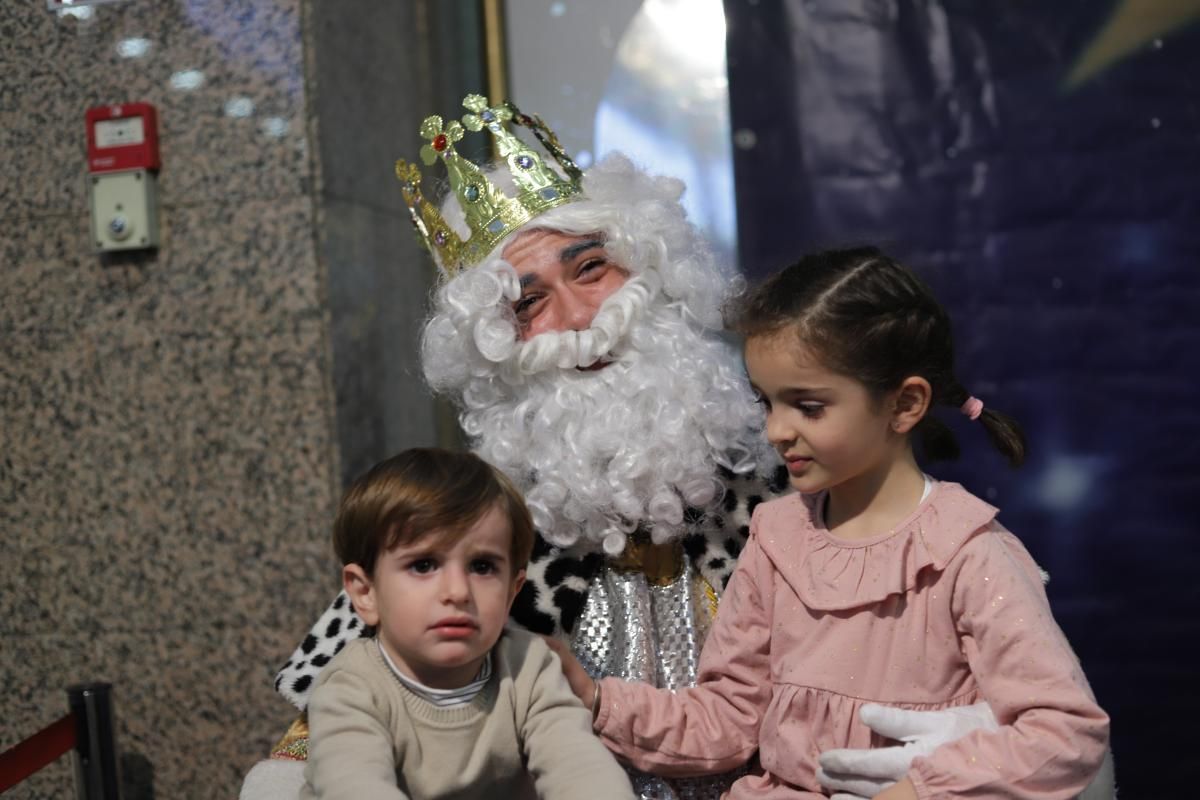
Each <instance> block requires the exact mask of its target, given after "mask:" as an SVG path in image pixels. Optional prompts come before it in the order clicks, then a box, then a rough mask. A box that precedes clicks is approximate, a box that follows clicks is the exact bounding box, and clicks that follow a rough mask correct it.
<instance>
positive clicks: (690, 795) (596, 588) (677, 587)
mask: <svg viewBox="0 0 1200 800" xmlns="http://www.w3.org/2000/svg"><path fill="white" fill-rule="evenodd" d="M682 558H683V562H684V563H683V569H682V570H681V571H680V573H679V576H678V577H676V578H674V579H672V580H670V582H666V583H662V582H660V583H651V582H650V581H649V580H647V578H646V576H645V575H644V574H643V573H641V572H637V571H623V570H619V569H615V568H613V567H611V566H605V567H604V568H602V569H601V570H600V572H599V574H597V575H596V577H595V578H593V579H592V582H591V584H590V585H589V586H588V595H587V602H586V604H585V605H584V608H583V612H582V614H581V616H580V619H579V622H578V624H577V625H576V627H575V631H574V634H573V635H572V637H571V646H572V649H573V650H574V651H575V654H576V655H577V656H578V657H579V660H580V661H581V662H582V663H583V666H584V668H585V669H586V670H587V671H588V672H589V673H590V674H591V675H592V677H602V676H603V677H608V676H612V677H617V678H623V679H625V680H630V681H644V682H647V683H652V684H654V685H655V686H659V687H662V688H666V689H677V688H681V687H685V686H691V685H693V684H695V682H696V675H697V673H698V670H699V662H700V648H701V647H702V646H703V644H704V639H705V637H706V636H707V634H708V629H709V627H710V626H711V623H712V619H713V616H714V615H715V613H716V593H715V591H714V590H713V588H712V587H711V586H709V584H708V582H707V581H706V580H704V578H702V577H700V575H699V574H698V573H697V572H695V571H694V570H693V569H692V565H691V561H690V560H689V559H688V557H687V556H686V555H683V556H682ZM629 774H630V778H631V780H632V781H633V788H634V791H635V793H636V794H637V796H638V797H639V798H641V800H717V798H719V797H720V796H721V793H722V792H724V791H727V790H728V789H729V786H730V784H731V783H732V782H733V780H734V779H735V778H736V777H738V775H740V774H741V773H740V772H739V773H734V774H726V775H715V776H711V777H704V778H683V779H669V780H668V779H664V778H659V777H656V776H653V775H648V774H646V773H644V772H639V771H637V770H633V769H630V770H629Z"/></svg>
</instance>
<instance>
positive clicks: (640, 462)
mask: <svg viewBox="0 0 1200 800" xmlns="http://www.w3.org/2000/svg"><path fill="white" fill-rule="evenodd" d="M652 276H653V273H647V274H644V275H642V276H638V277H637V278H634V279H631V280H630V281H628V282H627V283H626V284H625V286H623V287H622V288H621V289H620V290H618V291H617V292H616V293H614V294H613V296H612V297H610V298H609V299H608V300H607V301H606V302H605V303H604V305H603V306H602V307H601V308H600V310H599V311H598V312H597V314H596V319H595V320H593V324H592V327H591V328H590V329H588V330H587V331H580V332H574V331H571V332H565V333H556V334H543V335H541V336H538V337H536V338H535V339H533V340H531V341H529V342H524V343H516V344H515V345H514V346H513V347H512V348H511V349H510V351H509V352H507V353H505V354H504V358H503V360H502V361H500V362H499V363H496V364H494V365H493V366H494V374H493V377H492V379H491V380H475V381H472V382H471V384H470V385H469V386H468V387H466V388H465V391H464V396H463V402H464V405H465V406H466V410H465V411H464V412H463V415H462V423H463V428H464V430H465V431H466V433H467V434H468V435H469V436H470V437H471V438H472V440H473V444H474V449H475V451H476V452H477V453H478V454H479V455H480V456H481V457H483V458H484V459H486V460H488V461H490V462H492V463H493V464H495V465H496V466H498V467H499V468H500V469H502V470H504V472H505V473H507V474H508V475H509V476H510V477H511V478H512V479H513V481H514V482H515V483H516V484H517V486H518V487H519V488H520V489H521V490H522V491H523V492H524V493H525V498H526V501H527V503H528V505H529V508H530V512H531V513H532V515H533V521H534V524H535V525H536V526H537V528H538V530H539V531H540V532H541V533H542V535H543V536H544V537H545V538H546V539H547V540H548V541H549V542H551V543H552V544H554V545H557V546H559V547H564V548H567V547H571V546H574V545H576V544H586V545H588V549H593V548H595V546H596V545H600V546H601V547H603V549H604V550H605V551H606V552H608V553H610V554H616V553H620V552H621V551H622V550H623V549H624V547H625V538H626V535H627V534H628V533H630V532H632V531H633V530H635V529H637V528H638V527H642V528H644V529H646V530H649V532H650V534H651V536H652V538H653V539H654V540H655V541H658V542H662V541H666V540H668V539H671V538H675V537H678V536H680V535H681V534H682V532H683V531H684V525H683V519H684V509H685V507H687V506H692V507H696V508H705V507H708V506H711V505H712V504H713V503H715V502H717V501H719V500H720V499H721V495H722V494H723V487H722V485H721V484H720V482H719V481H718V479H717V476H716V471H717V470H716V468H717V466H718V465H720V466H724V467H726V468H728V469H730V470H732V471H734V472H736V473H746V472H749V471H751V470H753V469H754V468H755V465H756V464H757V463H763V462H762V461H761V459H762V458H763V457H764V456H765V455H766V454H768V453H769V450H768V449H767V448H766V445H765V443H764V442H763V440H762V437H761V434H760V431H761V429H762V418H761V411H760V409H759V408H758V407H757V405H755V403H754V402H753V399H752V396H751V392H750V388H749V385H748V383H747V381H746V378H745V376H744V374H743V371H742V367H741V362H740V359H739V357H738V355H737V353H736V351H735V350H734V349H733V348H732V347H731V346H730V345H729V344H728V343H726V342H724V341H722V340H720V339H719V338H717V337H716V336H714V335H713V334H711V333H708V334H707V335H706V334H705V333H702V332H701V330H700V329H698V328H697V327H695V326H693V325H691V324H689V323H688V322H687V321H686V320H685V318H684V311H683V306H682V305H681V304H679V303H669V302H665V298H664V297H663V296H662V295H661V294H659V293H658V291H657V284H656V283H655V280H654V278H653V277H652ZM510 325H511V323H510ZM508 330H509V334H508V335H509V341H511V336H512V334H511V330H512V328H511V327H509V328H508ZM477 333H478V329H477ZM476 344H477V345H478V344H479V341H478V336H477V337H476ZM496 355H500V354H496ZM597 359H599V360H601V361H608V360H609V359H611V363H608V364H607V365H606V366H602V367H601V368H600V369H596V370H590V371H585V370H583V369H581V367H586V366H588V365H591V364H593V363H594V362H596V361H597ZM481 377H483V376H481V375H479V374H478V373H476V378H481Z"/></svg>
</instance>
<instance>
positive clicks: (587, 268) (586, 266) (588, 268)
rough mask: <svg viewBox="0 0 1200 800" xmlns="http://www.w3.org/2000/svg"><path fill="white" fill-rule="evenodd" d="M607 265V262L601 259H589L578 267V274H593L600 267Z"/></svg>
mask: <svg viewBox="0 0 1200 800" xmlns="http://www.w3.org/2000/svg"><path fill="white" fill-rule="evenodd" d="M607 264H608V261H607V260H605V259H603V258H589V259H588V260H587V261H584V262H583V263H582V264H580V265H579V274H580V275H583V274H585V273H594V272H595V271H596V270H598V269H599V268H600V267H603V266H605V265H607Z"/></svg>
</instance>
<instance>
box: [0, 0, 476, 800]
mask: <svg viewBox="0 0 1200 800" xmlns="http://www.w3.org/2000/svg"><path fill="white" fill-rule="evenodd" d="M334 6H336V8H334ZM381 7H386V9H385V8H381ZM430 8H431V4H430V3H426V2H421V1H418V2H411V3H410V2H406V3H395V4H393V3H386V4H382V3H368V2H365V0H347V2H344V3H334V4H330V3H324V2H318V1H317V0H220V2H218V0H171V1H170V2H168V1H167V0H153V1H152V0H125V2H117V3H111V4H105V5H97V6H94V7H87V8H79V9H75V10H74V11H73V12H72V13H70V14H63V13H61V12H58V13H56V12H54V11H51V10H47V8H46V3H45V2H44V1H43V0H28V2H20V3H18V2H5V3H4V4H3V6H2V7H0V64H2V67H0V154H3V161H0V218H2V219H3V220H4V221H5V225H4V231H3V234H0V247H2V249H3V264H2V266H0V534H2V536H3V543H4V550H3V558H2V559H0V686H2V687H3V695H2V699H0V750H4V749H6V748H8V747H9V746H11V745H13V744H15V743H16V742H17V741H19V740H21V739H22V738H24V737H26V736H29V735H30V734H32V733H34V732H35V731H37V730H38V729H40V728H41V727H43V726H44V725H46V724H48V723H50V722H51V721H53V720H54V719H56V718H57V717H58V716H60V715H61V714H62V713H64V712H65V709H66V699H65V693H64V689H65V687H66V686H67V685H69V684H71V683H73V682H78V681H85V680H104V681H109V682H111V683H112V684H114V693H115V698H116V703H117V714H118V718H119V730H118V735H119V740H120V741H119V743H120V746H121V748H122V751H123V752H124V754H125V758H124V762H123V764H124V769H125V782H126V785H127V791H126V798H127V800H130V798H134V799H136V798H144V797H169V798H193V797H194V798H209V797H211V798H218V797H220V798H227V797H233V796H236V793H237V788H238V786H239V784H240V781H241V778H242V776H243V775H244V773H245V771H246V770H247V769H248V768H249V767H250V765H251V764H252V763H253V762H254V761H255V760H256V759H258V758H260V757H262V756H263V755H264V754H265V753H266V752H267V750H268V749H269V747H270V746H271V744H272V743H273V742H274V740H275V739H276V738H278V736H279V735H280V734H282V733H283V731H284V729H285V728H286V726H287V724H288V722H289V721H290V719H291V718H292V716H293V715H294V710H293V709H291V708H290V707H289V706H288V705H287V704H286V703H285V702H284V701H282V700H281V699H279V698H278V697H277V696H276V695H275V694H274V693H273V691H272V688H271V684H272V679H273V676H274V673H275V670H276V668H277V667H278V666H279V665H280V664H281V662H282V661H283V660H285V659H286V657H287V655H288V654H289V653H290V652H291V649H292V648H293V647H294V645H295V644H296V643H297V642H298V641H299V639H300V638H301V637H302V635H303V633H304V632H305V631H306V630H307V628H308V626H309V624H310V622H311V621H312V620H313V619H315V618H316V616H317V614H318V613H319V612H320V611H321V610H322V609H323V608H324V607H325V605H326V604H327V603H328V601H329V600H330V599H331V598H332V596H333V593H334V591H336V588H337V569H336V565H335V563H334V561H333V559H332V556H331V553H330V549H329V546H328V543H327V540H328V535H327V531H328V528H329V523H330V521H331V519H332V513H333V510H334V507H335V504H336V501H337V497H338V495H339V494H340V489H341V482H342V472H343V471H345V472H350V471H352V470H351V469H347V467H346V465H347V464H348V463H351V464H352V465H353V468H354V469H357V468H359V467H361V466H365V465H366V464H369V463H370V462H371V461H373V460H375V459H376V458H378V457H382V456H384V455H387V454H389V453H390V452H392V451H394V450H395V449H399V448H400V447H404V446H410V445H418V444H431V443H433V441H434V440H435V439H437V438H438V434H437V431H438V425H439V422H438V419H439V416H438V415H437V413H436V412H435V409H434V406H433V404H432V403H431V401H430V400H429V398H428V397H427V395H426V394H425V391H424V388H423V386H422V385H421V383H420V379H419V370H417V369H416V367H415V344H414V343H415V338H414V337H415V332H416V324H417V323H416V320H418V319H419V317H420V314H421V309H422V304H423V302H424V299H425V296H426V294H427V289H428V285H429V280H430V273H429V270H428V268H427V267H426V266H425V265H426V262H425V260H424V258H423V256H422V254H421V253H420V252H419V251H418V249H417V247H416V245H415V244H414V243H413V241H412V237H411V235H410V233H409V230H408V227H407V225H408V223H407V221H406V220H405V219H404V218H403V216H398V215H397V211H398V206H397V203H398V192H397V193H396V195H395V196H393V195H390V194H389V192H391V191H393V187H392V185H391V184H388V182H387V181H388V179H389V176H390V171H391V162H392V160H393V159H394V158H395V157H396V156H397V155H403V154H405V153H415V152H416V148H417V146H418V144H419V139H418V137H417V134H416V124H417V123H416V122H413V120H417V122H419V119H418V115H419V114H422V113H424V112H426V111H428V110H433V109H431V108H430V103H431V101H432V98H433V96H434V94H435V93H436V92H439V91H449V89H448V88H447V87H448V85H449V84H448V83H447V82H448V81H450V82H453V81H452V79H453V78H454V76H449V77H447V76H444V75H439V76H438V80H437V81H434V82H433V83H431V84H428V85H426V86H424V88H420V89H419V90H418V89H417V88H413V87H414V86H415V85H416V84H415V82H413V83H406V82H404V81H401V80H398V79H393V78H394V76H397V75H404V74H406V73H407V74H413V75H417V77H419V73H420V72H421V71H422V70H424V72H425V73H426V76H427V77H428V73H429V71H430V67H429V66H428V65H429V64H430V63H431V59H434V58H437V47H436V43H437V37H436V36H431V35H430V31H431V30H433V31H435V32H436V30H438V25H439V22H438V17H437V16H436V14H432V15H431V13H430ZM367 33H370V34H371V36H370V37H369V41H367V42H366V43H364V41H363V39H362V38H360V37H361V36H363V35H366V34H367ZM457 35H460V34H459V33H455V32H452V33H451V34H449V36H450V37H451V38H453V37H454V36H457ZM468 35H469V32H468ZM428 42H433V44H428ZM422 43H426V44H422ZM431 48H432V49H431ZM422 65H424V66H422ZM388 76H393V78H388ZM385 78H386V80H384V79H385ZM376 80H382V81H383V87H384V91H378V92H376V91H372V90H371V87H372V86H373V85H374V84H373V83H372V82H373V81H376ZM339 97H340V98H343V99H344V98H346V97H349V98H350V100H349V101H348V102H341V101H339V100H338V98H339ZM128 101H145V102H150V103H152V104H154V105H155V106H157V108H158V112H159V118H160V133H161V151H162V162H163V168H162V171H161V174H160V178H159V190H160V202H161V209H162V211H161V219H160V224H161V228H162V246H161V248H160V249H159V250H157V251H156V252H151V253H141V254H124V255H109V256H104V257H101V256H98V255H96V254H95V253H93V252H92V248H91V242H90V236H89V224H90V223H89V215H88V198H87V191H86V183H85V139H84V111H85V109H87V108H88V107H90V106H94V105H100V104H113V103H119V102H128ZM408 109H412V110H408ZM453 111H454V108H447V109H445V110H444V111H443V113H446V112H451V113H452V112H453ZM401 123H403V125H401ZM364 125H371V126H372V127H371V128H370V130H369V131H367V132H366V133H369V134H370V135H366V133H364V129H363V127H362V126H364ZM355 126H358V127H357V128H356V127H355ZM355 130H357V131H358V133H355ZM322 131H328V132H329V136H328V142H329V145H328V146H325V147H323V146H321V145H320V142H321V141H322V137H323V134H322ZM345 148H351V149H350V150H346V149H345ZM323 159H327V160H328V161H329V162H330V164H329V165H328V166H326V165H323V164H322V160H323ZM364 175H370V177H369V178H363V177H362V176H364ZM368 299H369V301H370V302H369V303H367V302H366V300H368ZM381 396H386V397H387V398H388V401H387V402H381V401H380V399H379V398H380V397H381ZM442 431H443V439H444V438H445V436H446V435H447V434H446V426H445V425H444V424H443V425H442ZM71 786H72V778H71V771H70V762H69V760H67V759H62V760H60V761H59V762H57V763H56V764H54V765H53V766H51V767H50V768H48V769H47V770H45V771H43V772H41V773H39V774H38V775H36V776H34V777H33V778H31V779H30V780H28V781H27V782H26V783H24V784H22V785H21V786H20V787H18V788H17V789H15V790H13V792H11V795H8V794H6V797H8V796H12V797H13V798H14V799H15V798H42V797H46V798H50V797H54V798H61V797H66V796H70V795H71V792H72V789H71Z"/></svg>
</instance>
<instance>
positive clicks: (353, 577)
mask: <svg viewBox="0 0 1200 800" xmlns="http://www.w3.org/2000/svg"><path fill="white" fill-rule="evenodd" d="M342 586H344V587H345V589H346V594H348V595H350V602H351V603H353V604H354V612H355V613H356V614H358V616H359V619H361V620H362V621H363V623H364V624H365V625H378V624H379V610H378V609H377V608H376V607H375V584H374V583H372V582H371V577H370V576H369V575H367V573H366V572H365V571H364V570H363V568H362V567H361V566H359V565H358V564H347V565H346V566H344V567H342Z"/></svg>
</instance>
